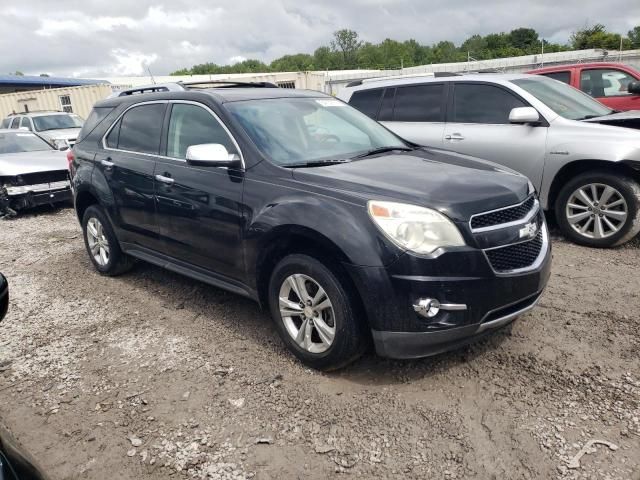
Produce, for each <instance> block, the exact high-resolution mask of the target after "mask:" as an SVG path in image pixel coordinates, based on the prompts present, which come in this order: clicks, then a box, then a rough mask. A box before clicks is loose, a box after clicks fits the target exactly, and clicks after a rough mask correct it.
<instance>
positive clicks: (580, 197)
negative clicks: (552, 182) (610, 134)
mask: <svg viewBox="0 0 640 480" xmlns="http://www.w3.org/2000/svg"><path fill="white" fill-rule="evenodd" d="M603 204H604V205H603ZM555 214H556V221H557V223H558V226H559V227H560V230H561V231H562V233H563V234H564V236H565V237H567V238H568V239H570V240H571V241H573V242H575V243H577V244H579V245H585V246H587V247H595V248H607V247H615V246H617V245H622V244H623V243H626V242H628V241H629V240H631V239H632V238H633V237H635V236H636V235H637V234H638V232H640V185H638V183H637V182H636V181H635V180H633V179H632V178H629V177H626V176H624V175H620V174H616V173H610V172H606V171H593V172H586V173H583V174H581V175H578V176H576V177H575V178H573V179H571V180H570V181H569V182H567V183H566V185H564V186H563V187H562V189H561V190H560V193H559V194H558V198H557V199H556V204H555Z"/></svg>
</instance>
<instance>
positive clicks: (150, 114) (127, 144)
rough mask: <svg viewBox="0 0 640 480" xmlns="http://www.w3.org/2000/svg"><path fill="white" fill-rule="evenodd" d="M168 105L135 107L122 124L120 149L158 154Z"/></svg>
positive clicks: (123, 119) (126, 114)
mask: <svg viewBox="0 0 640 480" xmlns="http://www.w3.org/2000/svg"><path fill="white" fill-rule="evenodd" d="M165 108H166V104H163V103H152V104H149V105H140V106H139V107H133V108H132V109H130V110H129V111H127V113H125V114H124V116H123V117H122V120H121V122H120V137H119V138H118V148H119V149H120V150H129V151H131V152H141V153H152V154H158V153H159V151H160V135H161V133H162V121H163V118H164V110H165Z"/></svg>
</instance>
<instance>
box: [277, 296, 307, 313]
mask: <svg viewBox="0 0 640 480" xmlns="http://www.w3.org/2000/svg"><path fill="white" fill-rule="evenodd" d="M280 315H282V316H283V317H292V316H293V317H295V316H298V317H299V316H300V315H302V308H300V305H298V304H297V303H295V302H292V301H291V300H288V299H286V298H282V297H280Z"/></svg>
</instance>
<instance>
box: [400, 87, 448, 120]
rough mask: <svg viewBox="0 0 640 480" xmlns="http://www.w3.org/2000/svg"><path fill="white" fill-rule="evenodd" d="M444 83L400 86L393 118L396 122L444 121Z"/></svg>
mask: <svg viewBox="0 0 640 480" xmlns="http://www.w3.org/2000/svg"><path fill="white" fill-rule="evenodd" d="M443 92H444V85H442V84H439V85H412V86H410V87H398V89H397V92H396V105H395V108H394V109H393V120H394V121H396V122H440V121H442V94H443Z"/></svg>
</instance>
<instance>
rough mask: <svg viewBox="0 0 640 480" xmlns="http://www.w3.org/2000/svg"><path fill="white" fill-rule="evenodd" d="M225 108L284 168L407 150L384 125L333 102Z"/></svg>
mask: <svg viewBox="0 0 640 480" xmlns="http://www.w3.org/2000/svg"><path fill="white" fill-rule="evenodd" d="M225 107H226V108H227V109H228V110H229V111H230V112H231V114H232V115H233V116H234V117H235V118H236V119H237V120H238V121H239V122H240V124H241V125H242V126H243V127H244V129H245V130H246V131H247V134H248V135H249V136H250V137H251V139H252V140H253V142H254V143H255V144H256V146H257V147H258V148H259V149H260V151H261V152H262V153H263V154H264V155H266V156H267V157H268V158H269V159H270V160H271V161H273V162H274V163H276V164H278V165H282V166H287V165H300V164H305V163H310V162H318V161H322V160H342V159H350V158H353V157H355V156H358V155H362V154H363V153H366V152H369V151H371V150H375V149H378V148H383V147H390V148H406V147H407V145H406V144H405V143H404V142H403V141H402V140H400V139H399V138H398V137H396V136H395V135H394V134H392V133H391V132H389V131H388V130H387V129H385V128H384V127H383V126H382V125H380V124H378V123H377V122H375V121H373V120H371V119H370V118H369V117H367V116H366V115H364V114H362V113H360V112H359V111H358V110H356V109H355V108H352V107H350V106H349V105H347V104H345V103H343V102H341V101H339V100H336V99H334V98H278V99H268V100H246V101H240V102H229V103H226V104H225Z"/></svg>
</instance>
